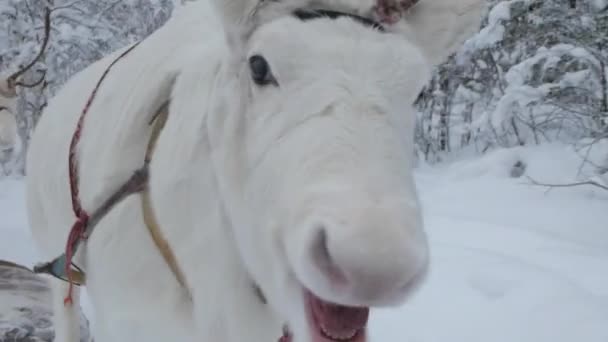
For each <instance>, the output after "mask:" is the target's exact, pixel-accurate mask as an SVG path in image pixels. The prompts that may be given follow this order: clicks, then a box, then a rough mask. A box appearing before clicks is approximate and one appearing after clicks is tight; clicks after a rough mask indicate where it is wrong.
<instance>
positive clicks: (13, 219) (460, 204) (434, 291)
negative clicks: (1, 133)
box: [0, 147, 608, 342]
mask: <svg viewBox="0 0 608 342" xmlns="http://www.w3.org/2000/svg"><path fill="white" fill-rule="evenodd" d="M515 156H517V157H519V158H523V159H524V160H526V161H527V162H528V164H529V165H528V169H527V173H528V174H529V175H530V176H531V177H535V178H539V179H542V178H543V177H545V179H546V178H549V180H550V181H555V182H568V181H571V180H572V177H573V172H574V171H573V170H575V169H576V167H577V165H575V164H574V163H572V162H571V161H570V160H569V159H568V158H564V157H563V156H564V150H563V149H562V148H559V147H551V148H549V149H548V150H547V149H546V148H545V149H542V148H541V149H537V150H530V151H518V150H514V151H508V152H498V153H494V154H492V155H490V156H487V157H484V158H478V159H474V160H465V161H460V162H457V163H450V164H448V165H441V166H437V167H433V168H430V167H420V168H419V170H418V171H417V183H418V187H419V190H420V196H421V199H422V203H423V206H424V213H425V221H426V225H427V230H428V235H429V239H430V242H431V258H432V261H431V271H430V274H429V278H428V281H427V283H426V285H425V286H423V288H422V289H421V291H420V292H419V293H418V294H417V295H415V296H414V297H413V298H412V299H411V301H410V302H409V303H408V304H407V305H405V306H404V307H402V308H399V309H384V310H379V311H377V312H376V313H375V314H374V315H372V316H371V323H370V325H371V326H370V328H371V329H370V330H371V332H370V334H371V342H375V341H395V342H446V341H450V342H514V341H517V342H545V341H546V342H574V341H584V342H606V341H608V194H606V193H602V192H599V191H595V190H591V189H589V188H573V189H564V190H559V191H551V192H549V193H547V192H546V189H543V188H538V187H531V186H529V184H526V180H525V179H523V178H518V179H513V178H509V177H508V168H506V167H505V166H506V165H512V161H513V158H514V157H515ZM23 190H24V187H23V182H22V181H9V180H4V181H0V259H8V260H12V261H16V262H19V263H22V264H25V265H28V266H30V265H31V264H32V263H34V262H37V261H40V260H38V259H37V258H36V254H35V252H34V250H33V248H32V246H31V244H30V237H29V233H28V231H27V230H26V229H25V227H26V225H27V220H26V217H25V208H24V200H25V198H24V193H23ZM0 309H3V308H2V305H1V304H0ZM87 309H88V308H86V307H85V312H86V313H87V314H89V312H88V310H87ZM0 315H1V311H0Z"/></svg>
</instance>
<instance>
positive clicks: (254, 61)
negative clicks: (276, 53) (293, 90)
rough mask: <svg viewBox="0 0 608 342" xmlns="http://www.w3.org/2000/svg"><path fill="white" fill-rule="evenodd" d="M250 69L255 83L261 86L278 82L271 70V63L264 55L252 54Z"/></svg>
mask: <svg viewBox="0 0 608 342" xmlns="http://www.w3.org/2000/svg"><path fill="white" fill-rule="evenodd" d="M249 69H251V78H252V79H253V81H254V82H255V84H257V85H260V86H264V85H268V84H275V85H276V84H277V81H276V80H275V79H274V76H272V73H271V71H270V65H268V62H267V61H266V59H265V58H264V57H262V56H260V55H255V56H251V57H250V58H249Z"/></svg>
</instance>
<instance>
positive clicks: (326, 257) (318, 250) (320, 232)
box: [311, 225, 347, 285]
mask: <svg viewBox="0 0 608 342" xmlns="http://www.w3.org/2000/svg"><path fill="white" fill-rule="evenodd" d="M311 252H312V257H313V260H314V262H315V264H316V265H317V267H318V268H319V270H321V272H322V273H323V275H324V276H326V277H327V278H329V280H330V282H331V283H332V284H334V285H344V284H346V282H347V279H346V276H345V275H344V273H343V272H342V270H341V269H340V267H338V265H336V263H335V262H334V259H333V258H332V256H331V252H330V250H329V246H328V238H327V230H326V229H325V227H324V226H323V225H319V226H318V228H317V232H316V234H315V237H314V240H313V244H312V251H311Z"/></svg>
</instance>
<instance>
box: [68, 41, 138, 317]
mask: <svg viewBox="0 0 608 342" xmlns="http://www.w3.org/2000/svg"><path fill="white" fill-rule="evenodd" d="M140 42H141V41H140ZM140 42H137V43H135V44H133V45H132V46H131V47H130V48H128V49H127V50H125V51H124V52H123V53H122V54H120V55H119V56H118V57H117V58H116V59H115V60H114V61H112V63H111V64H110V65H109V66H108V67H107V68H106V70H105V71H104V73H103V75H102V76H101V78H100V79H99V80H98V81H97V84H96V85H95V88H94V89H93V92H92V93H91V95H90V96H89V99H88V100H87V103H86V105H85V107H84V108H83V110H82V112H81V114H80V118H79V119H78V124H77V125H76V130H75V131H74V135H73V136H72V141H71V143H70V150H69V156H68V170H69V175H70V192H71V196H72V209H73V210H74V215H76V222H75V223H74V225H73V226H72V229H71V230H70V234H69V236H68V241H67V244H66V247H65V252H66V253H65V255H66V262H65V272H66V275H67V276H68V280H69V283H70V288H69V290H68V295H67V297H66V298H65V299H64V301H63V302H64V304H65V305H67V304H72V303H73V300H72V291H73V285H74V282H73V279H72V272H70V268H71V266H72V258H73V256H74V255H73V253H74V251H75V249H76V246H77V243H78V242H79V240H81V239H83V235H84V232H85V230H86V227H87V224H88V221H89V215H88V214H87V212H86V211H85V210H84V209H83V208H82V204H81V203H80V189H79V183H78V165H77V164H76V146H77V145H78V142H79V141H80V136H81V133H82V126H83V122H84V117H85V116H86V114H87V113H88V112H89V109H90V108H91V104H92V103H93V100H94V99H95V96H96V95H97V91H98V90H99V88H100V86H101V83H102V82H103V80H104V79H105V78H106V76H107V75H108V73H109V72H110V69H111V68H112V67H113V66H114V64H116V63H117V62H118V61H119V60H120V59H121V58H123V57H124V56H125V55H127V54H128V53H129V52H131V50H133V49H134V48H135V47H136V46H137V45H139V43H140Z"/></svg>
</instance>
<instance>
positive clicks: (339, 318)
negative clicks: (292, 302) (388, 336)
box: [305, 291, 369, 342]
mask: <svg viewBox="0 0 608 342" xmlns="http://www.w3.org/2000/svg"><path fill="white" fill-rule="evenodd" d="M305 300H306V311H307V314H308V321H309V324H310V328H311V334H312V341H313V342H365V340H366V333H365V328H366V326H367V320H368V317H369V308H366V307H362V308H358V307H348V306H342V305H338V304H333V303H329V302H326V301H324V300H322V299H320V298H319V297H317V296H315V295H314V294H312V293H310V292H309V291H306V294H305Z"/></svg>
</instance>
